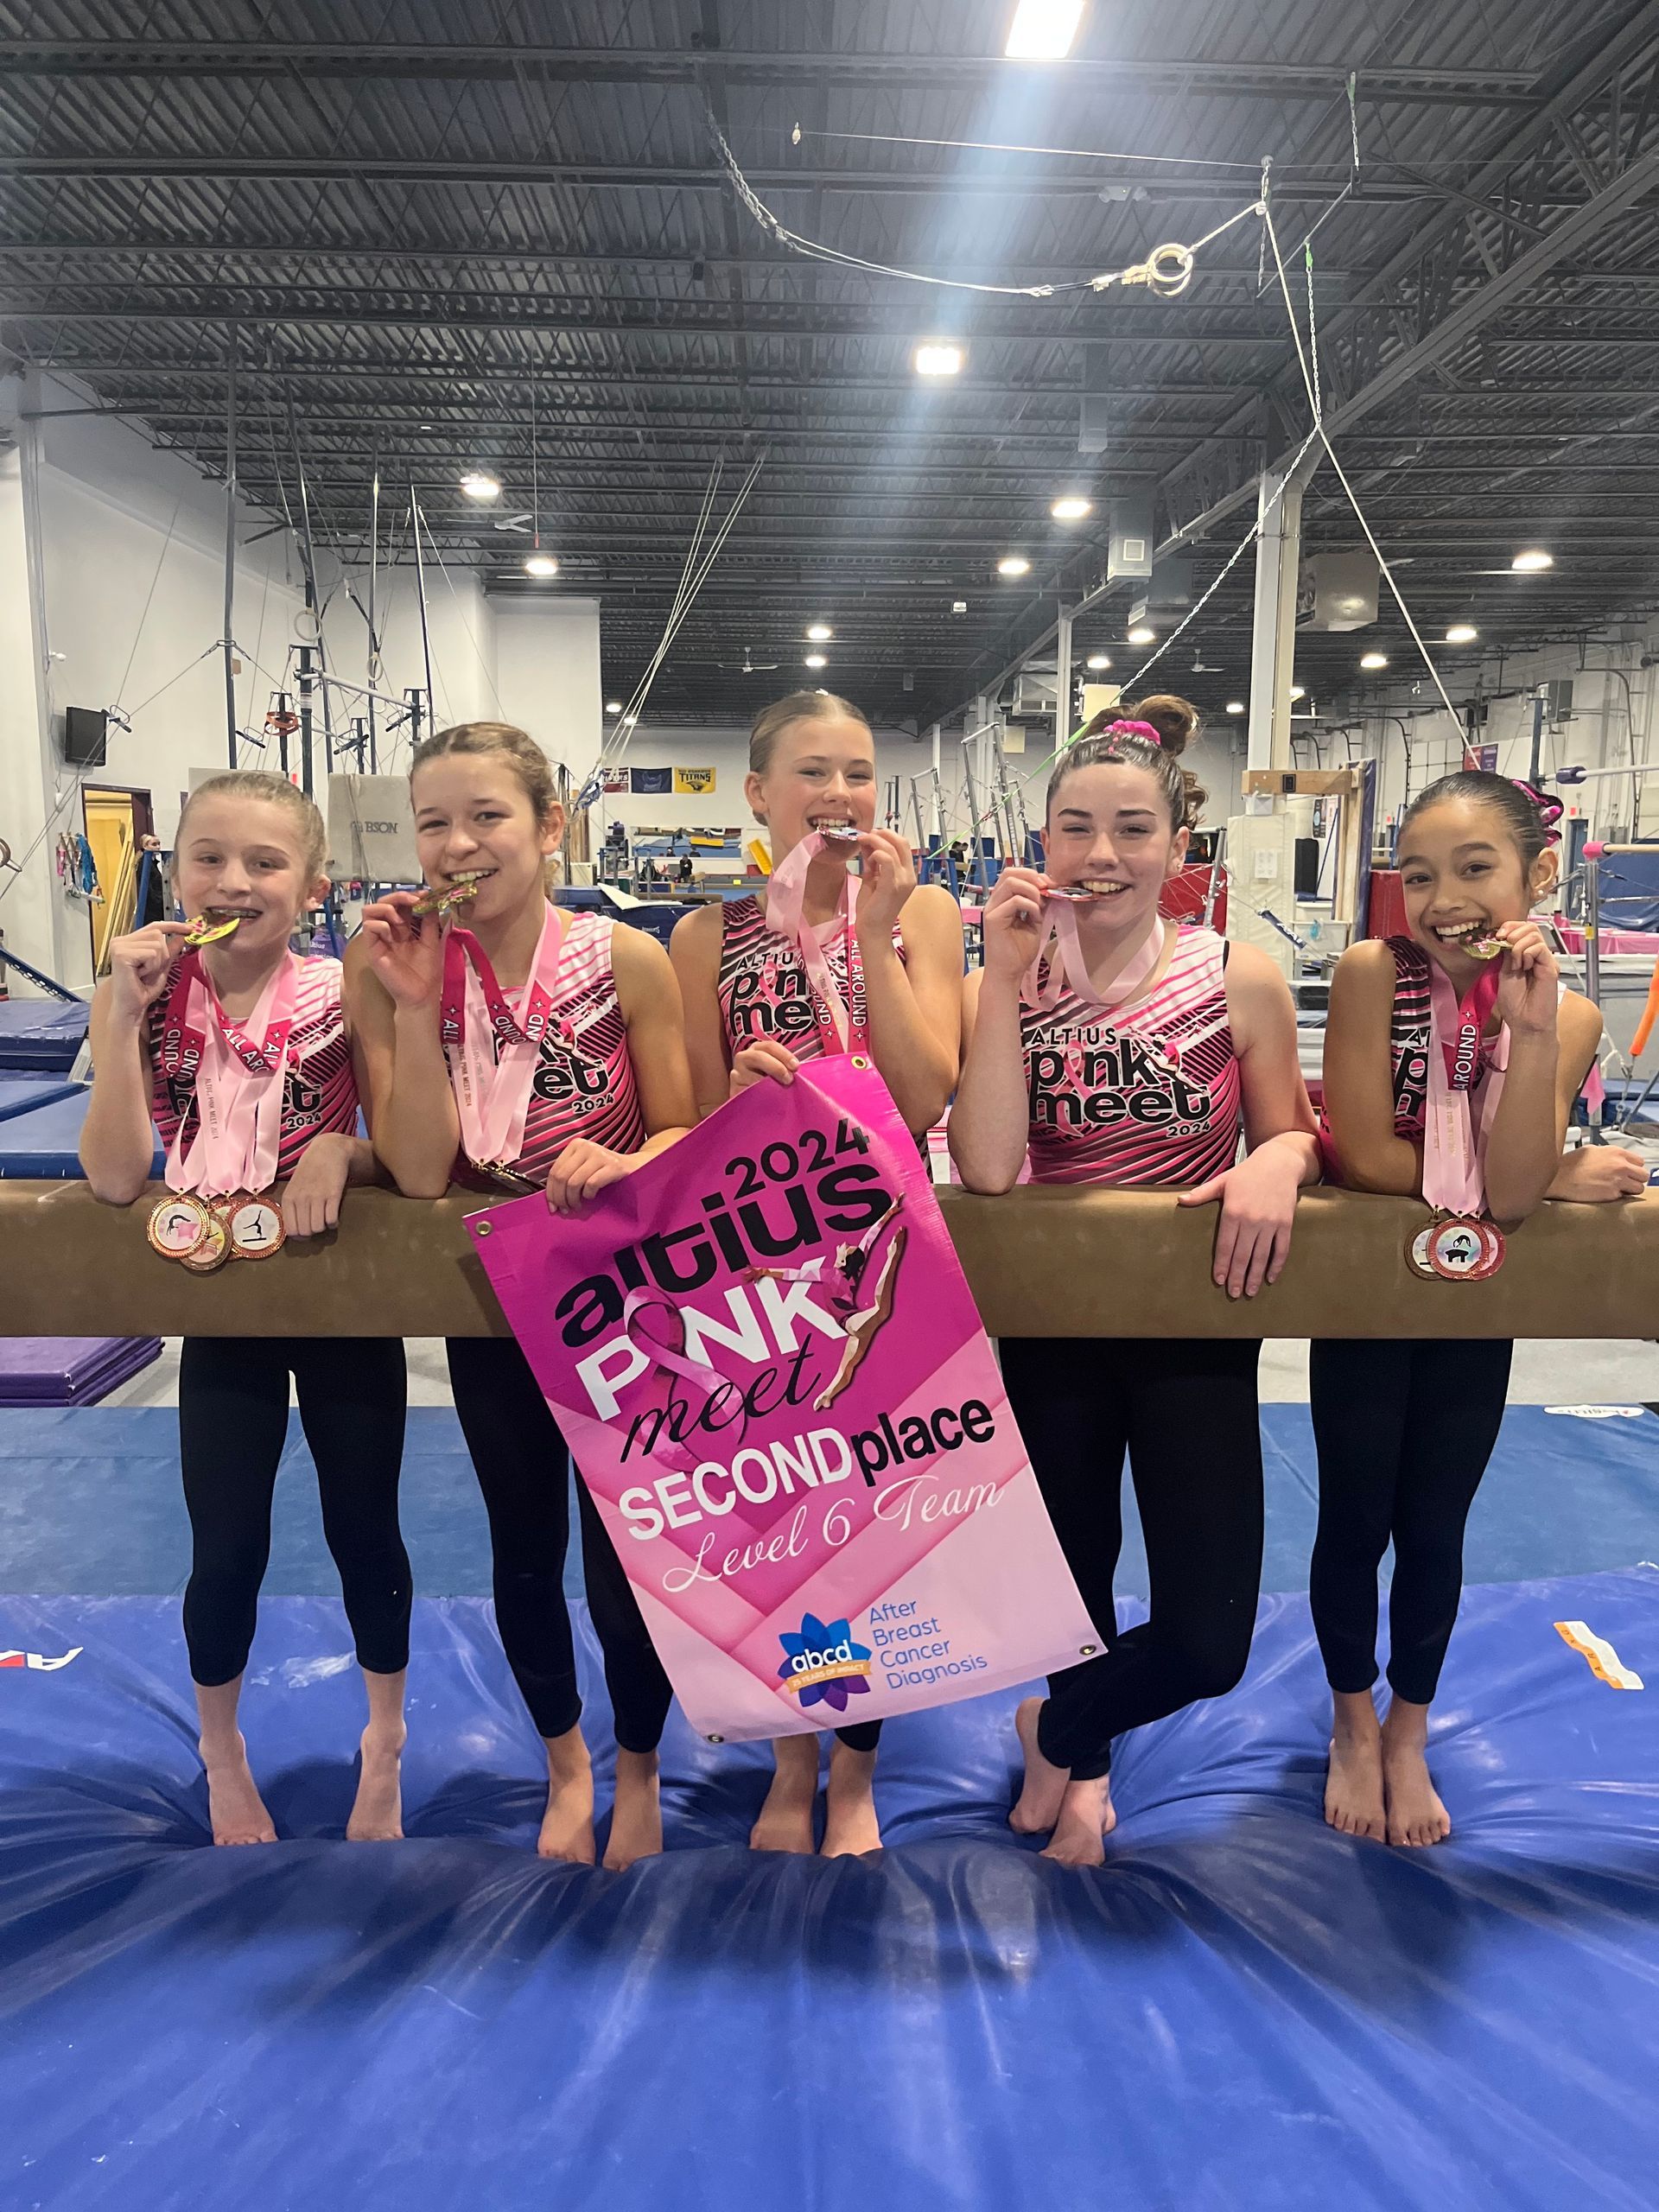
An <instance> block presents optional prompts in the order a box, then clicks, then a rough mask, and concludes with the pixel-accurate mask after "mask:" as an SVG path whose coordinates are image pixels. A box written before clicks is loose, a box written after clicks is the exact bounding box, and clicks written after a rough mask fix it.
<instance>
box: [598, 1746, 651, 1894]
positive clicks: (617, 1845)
mask: <svg viewBox="0 0 1659 2212" xmlns="http://www.w3.org/2000/svg"><path fill="white" fill-rule="evenodd" d="M662 1847H663V1807H662V1799H661V1797H660V1796H659V1794H658V1783H657V1754H656V1752H655V1751H618V1752H617V1755H616V1802H615V1803H614V1804H613V1807H612V1808H611V1840H610V1841H609V1842H608V1843H607V1845H606V1847H605V1864H606V1865H607V1866H608V1867H609V1868H610V1870H611V1872H613V1874H620V1873H622V1872H624V1871H625V1870H626V1868H627V1867H630V1866H632V1864H633V1862H634V1860H635V1859H655V1858H656V1857H657V1856H658V1853H659V1852H660V1851H661V1850H662Z"/></svg>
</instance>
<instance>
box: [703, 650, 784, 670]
mask: <svg viewBox="0 0 1659 2212" xmlns="http://www.w3.org/2000/svg"><path fill="white" fill-rule="evenodd" d="M749 652H750V649H749V647H748V646H747V645H745V646H744V648H743V665H742V666H741V668H740V667H739V666H738V664H737V663H736V662H735V661H734V660H717V661H716V662H715V667H716V668H725V669H730V670H731V671H732V672H733V673H734V675H737V676H764V675H766V674H767V673H768V672H769V671H771V670H772V669H774V668H776V667H777V665H778V664H777V662H776V661H775V660H752V659H751V658H749Z"/></svg>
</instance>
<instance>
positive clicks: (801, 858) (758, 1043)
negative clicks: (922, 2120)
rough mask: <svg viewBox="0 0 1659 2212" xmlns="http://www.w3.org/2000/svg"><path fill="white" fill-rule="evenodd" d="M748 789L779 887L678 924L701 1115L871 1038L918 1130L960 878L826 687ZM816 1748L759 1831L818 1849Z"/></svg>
mask: <svg viewBox="0 0 1659 2212" xmlns="http://www.w3.org/2000/svg"><path fill="white" fill-rule="evenodd" d="M744 791H745V795H746V796H747V799H748V802H749V804H750V806H751V807H752V808H753V810H754V814H755V818H756V819H757V821H760V822H763V823H765V824H766V828H767V830H768V833H769V836H770V840H771V844H772V875H771V879H770V880H769V882H768V884H767V887H766V890H765V891H764V892H763V893H760V894H759V895H758V896H757V897H754V898H748V899H734V900H733V901H732V903H731V904H730V905H728V906H725V907H724V908H723V909H722V908H721V907H720V906H704V907H702V908H700V909H699V910H698V912H696V913H695V914H690V915H688V916H687V918H685V920H684V921H683V922H682V923H680V925H678V927H677V929H676V931H675V932H674V940H673V956H674V965H675V967H676V969H677V971H678V974H679V978H680V985H681V988H682V990H683V993H684V995H685V1030H686V1041H687V1044H688V1046H689V1047H690V1056H691V1073H692V1077H693V1080H694V1082H695V1084H696V1096H697V1109H698V1112H699V1114H700V1115H701V1116H703V1117H705V1118H706V1117H707V1116H709V1115H710V1114H712V1113H713V1112H714V1111H715V1108H716V1107H718V1106H721V1105H723V1104H724V1103H726V1101H727V1099H728V1097H730V1096H733V1095H734V1093H735V1092H737V1091H738V1090H742V1089H744V1088H745V1087H746V1086H747V1084H752V1083H754V1082H756V1081H758V1080H760V1078H761V1077H771V1078H772V1079H774V1080H776V1081H779V1082H783V1083H787V1082H788V1081H789V1080H790V1078H791V1074H792V1072H793V1071H794V1069H795V1068H796V1067H797V1066H798V1065H799V1063H800V1062H801V1061H802V1060H804V1059H811V1058H816V1057H817V1056H818V1055H819V1054H820V1053H824V1052H867V1053H868V1055H869V1057H870V1058H871V1059H873V1060H874V1063H875V1065H876V1067H877V1068H878V1069H879V1070H880V1074H881V1076H882V1078H883V1080H884V1081H885V1082H886V1084H887V1089H888V1090H890V1091H891V1092H892V1094H893V1103H894V1104H895V1105H896V1106H897V1107H898V1109H899V1112H900V1114H902V1115H903V1116H904V1118H905V1122H906V1125H907V1126H908V1127H909V1128H911V1129H912V1130H913V1131H914V1132H915V1133H916V1135H918V1137H920V1136H922V1135H924V1134H925V1131H926V1130H928V1129H929V1128H931V1127H932V1125H933V1123H934V1122H937V1121H938V1118H939V1116H940V1115H941V1114H942V1113H943V1112H944V1108H945V1105H946V1103H947V1102H948V1101H949V1099H950V1093H951V1090H952V1088H953V1087H954V1085H955V1083H956V1077H957V1051H958V1046H959V1041H960V1024H961V992H962V919H961V916H960V914H959V913H958V912H957V905H956V901H955V900H954V899H952V898H951V897H950V893H948V892H946V891H944V889H942V888H940V887H938V886H930V887H918V885H917V881H916V871H915V868H914V867H913V866H912V861H911V854H910V848H909V846H908V845H907V844H906V842H905V841H904V840H903V838H901V837H898V836H894V835H893V832H892V831H891V830H889V829H877V827H876V824H875V811H876V772H875V748H874V741H873V739H872V737H871V734H870V726H869V724H868V721H866V720H865V719H864V716H863V715H861V713H860V711H859V709H857V708H856V707H855V706H852V705H850V704H849V702H848V701H846V700H845V699H839V698H836V697H835V696H832V695H831V694H830V693H829V692H825V691H797V692H794V693H791V696H789V697H788V698H785V699H779V700H778V701H777V702H775V703H774V704H772V706H769V707H766V708H764V709H762V710H761V712H760V715H757V716H756V718H755V722H754V726H753V729H752V731H751V732H750V735H749V774H748V779H747V782H746V784H745V785H744ZM855 859H856V860H857V861H859V863H860V865H861V876H860V877H859V878H858V879H857V880H855V879H854V878H853V877H852V876H851V875H850V874H849V863H850V862H851V861H853V860H855ZM865 1256H866V1255H862V1254H860V1255H856V1260H857V1261H858V1262H862V1261H863V1260H864V1258H865ZM854 1289H855V1285H853V1284H849V1294H850V1293H851V1292H852V1291H853V1290H854ZM879 1740H880V1722H879V1721H865V1722H862V1723H860V1724H857V1725H855V1726H852V1727H848V1728H839V1729H837V1730H836V1742H835V1745H834V1747H833V1749H832V1751H831V1752H830V1758H829V1790H828V1795H827V1798H826V1806H825V1821H824V1832H823V1851H824V1852H825V1853H828V1854H830V1855H832V1856H841V1855H844V1854H847V1853H857V1852H862V1851H875V1850H879V1849H880V1842H881V1834H880V1827H879V1825H878V1823H877V1821H876V1815H875V1802H874V1794H873V1784H874V1771H875V1754H876V1745H877V1743H878V1741H879ZM818 1748H819V1747H818V1738H817V1736H816V1735H810V1736H791V1737H785V1738H782V1739H781V1740H780V1741H779V1742H778V1743H777V1744H776V1745H774V1747H773V1752H774V1757H775V1758H776V1762H777V1772H776V1776H775V1777H774V1779H773V1782H772V1788H771V1789H770V1791H769V1792H768V1794H767V1796H766V1804H765V1806H764V1807H763V1808H762V1810H761V1814H760V1819H759V1821H757V1822H756V1823H755V1826H754V1828H753V1832H752V1834H751V1836H750V1841H751V1843H752V1845H753V1847H754V1849H756V1850H757V1851H794V1852H810V1850H811V1849H812V1848H813V1810H814V1807H815V1805H816V1802H817V1789H818Z"/></svg>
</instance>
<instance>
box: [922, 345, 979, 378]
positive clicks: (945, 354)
mask: <svg viewBox="0 0 1659 2212" xmlns="http://www.w3.org/2000/svg"><path fill="white" fill-rule="evenodd" d="M967 358H968V356H967V353H966V352H965V351H964V349H963V347H962V346H957V345H955V344H953V343H952V341H951V340H950V339H948V338H925V339H923V340H922V342H921V344H920V345H919V346H917V348H916V350H915V352H914V353H912V355H911V357H910V365H911V367H912V369H914V370H915V372H916V373H917V375H918V377H954V376H959V375H960V374H961V372H962V365H963V362H964V361H965V360H966V359H967Z"/></svg>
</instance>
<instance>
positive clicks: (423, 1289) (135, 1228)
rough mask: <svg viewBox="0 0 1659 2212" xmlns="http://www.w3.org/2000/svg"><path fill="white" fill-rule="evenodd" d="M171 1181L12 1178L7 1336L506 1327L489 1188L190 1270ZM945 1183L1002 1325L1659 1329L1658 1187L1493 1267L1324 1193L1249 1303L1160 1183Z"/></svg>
mask: <svg viewBox="0 0 1659 2212" xmlns="http://www.w3.org/2000/svg"><path fill="white" fill-rule="evenodd" d="M161 1191H162V1186H161V1185H159V1184H156V1185H152V1186H151V1188H150V1190H149V1192H146V1193H145V1195H144V1196H143V1198H140V1199H139V1200H138V1201H137V1204H136V1205H130V1206H121V1207H118V1206H106V1205H99V1202H98V1201H97V1199H96V1198H93V1196H92V1192H90V1191H89V1190H88V1189H87V1187H86V1185H85V1184H84V1183H35V1182H22V1181H18V1182H13V1181H0V1336H20V1337H21V1336H29V1337H46V1336H62V1337H91V1336H101V1337H111V1336H115V1337H121V1336H131V1337H136V1336H202V1337H266V1336H340V1337H364V1336H367V1337H445V1336H448V1337H488V1336H497V1337H504V1336H506V1335H508V1334H509V1333H510V1332H509V1330H508V1328H507V1325H506V1323H505V1320H504V1319H502V1316H501V1312H500V1309H499V1306H497V1305H496V1302H495V1300H494V1298H493V1295H492V1294H491V1292H490V1289H489V1287H488V1285H487V1284H486V1281H485V1279H484V1275H483V1271H482V1270H481V1268H480V1267H479V1264H478V1262H477V1259H476V1257H475V1256H474V1252H473V1249H472V1245H471V1242H470V1240H469V1239H468V1237H467V1235H466V1233H465V1231H464V1230H463V1229H462V1227H461V1224H462V1222H463V1220H464V1219H465V1218H466V1217H467V1215H469V1214H473V1213H476V1212H478V1211H480V1210H481V1209H482V1208H484V1207H486V1206H487V1205H490V1204H491V1203H492V1201H491V1200H490V1199H488V1198H481V1197H480V1196H479V1195H478V1194H476V1193H474V1192H462V1191H451V1192H449V1194H448V1197H447V1198H440V1199H438V1200H436V1201H435V1202H430V1203H429V1202H424V1201H422V1200H419V1199H415V1198H399V1197H398V1196H397V1194H396V1193H395V1192H391V1191H380V1190H355V1191H353V1192H352V1193H351V1194H350V1196H349V1197H348V1198H347V1200H346V1209H345V1212H344V1215H343V1217H342V1219H341V1224H340V1228H339V1229H338V1230H335V1231H334V1232H333V1233H332V1234H331V1235H329V1236H326V1237H323V1238H321V1239H318V1240H316V1241H315V1242H313V1243H306V1244H301V1243H293V1244H290V1245H289V1246H288V1247H287V1248H286V1249H284V1250H283V1252H281V1253H279V1254H277V1255H276V1256H275V1257H273V1258H271V1259H270V1260H264V1261H260V1262H248V1261H232V1262H231V1263H230V1264H229V1265H228V1266H226V1267H224V1268H219V1271H218V1273H217V1274H211V1275H192V1274H188V1273H187V1272H186V1270H185V1269H184V1268H180V1267H175V1266H173V1265H171V1264H169V1262H167V1261H165V1260H161V1259H158V1258H157V1257H156V1255H155V1254H154V1253H153V1252H152V1251H151V1250H150V1249H149V1244H148V1243H147V1242H146V1241H145V1236H144V1224H145V1221H146V1220H147V1218H148V1217H149V1211H150V1207H151V1206H152V1205H153V1204H154V1202H155V1199H156V1198H157V1197H158V1196H159V1195H160V1194H161ZM938 1197H939V1202H940V1205H941V1206H942V1208H943V1209H944V1218H945V1221H946V1223H947V1224H948V1225H949V1228H950V1235H951V1236H952V1238H953V1239H954V1241H955V1243H956V1247H957V1252H958V1253H959V1254H960V1255H961V1258H962V1263H963V1268H965V1269H966V1271H967V1274H968V1280H969V1282H970V1283H971V1284H972V1285H973V1287H974V1294H975V1295H976V1298H977V1299H978V1300H979V1309H980V1312H981V1313H982V1315H983V1316H984V1319H985V1325H986V1327H987V1329H988V1330H989V1332H991V1334H992V1335H993V1336H997V1337H1031V1336H1057V1337H1163V1336H1184V1337H1192V1336H1208V1337H1263V1336H1265V1337H1651V1338H1659V1191H1650V1192H1648V1193H1647V1194H1646V1195H1645V1196H1644V1197H1643V1198H1636V1199H1631V1200H1629V1201H1627V1202H1626V1203H1624V1204H1623V1205H1598V1206H1581V1205H1543V1206H1541V1207H1540V1209H1539V1211H1537V1213H1535V1215H1534V1216H1533V1217H1532V1219H1531V1220H1530V1221H1529V1222H1528V1223H1527V1224H1525V1225H1524V1227H1523V1228H1522V1229H1521V1230H1518V1231H1517V1232H1516V1234H1515V1235H1514V1236H1511V1237H1510V1255H1509V1258H1508V1260H1507V1262H1505V1264H1504V1265H1503V1268H1500V1269H1499V1271H1498V1273H1497V1274H1496V1275H1495V1276H1494V1277H1493V1278H1492V1280H1491V1281H1490V1282H1484V1283H1429V1282H1421V1281H1419V1280H1418V1279H1417V1277H1416V1276H1415V1275H1414V1274H1412V1273H1411V1271H1410V1269H1409V1268H1408V1267H1407V1265H1406V1259H1405V1247H1406V1240H1407V1237H1408V1236H1409V1235H1410V1234H1411V1233H1412V1232H1413V1231H1414V1230H1417V1229H1421V1226H1422V1224H1423V1223H1424V1221H1425V1220H1426V1218H1427V1216H1426V1215H1425V1213H1424V1211H1423V1209H1422V1207H1421V1205H1416V1204H1414V1203H1413V1202H1412V1201H1411V1200H1409V1199H1406V1198H1372V1197H1367V1196H1363V1195H1361V1194H1359V1193H1357V1192H1347V1191H1327V1190H1315V1191H1311V1192H1308V1193H1307V1195H1306V1197H1305V1198H1303V1200H1302V1203H1301V1205H1300V1209H1299V1211H1298V1214H1297V1220H1296V1234H1295V1236H1294V1240H1293V1243H1292V1246H1291V1255H1290V1261H1289V1264H1288V1265H1287V1267H1286V1269H1285V1272H1284V1274H1283V1275H1282V1276H1281V1278H1280V1280H1279V1281H1278V1282H1277V1283H1276V1284H1275V1285H1274V1287H1272V1289H1270V1290H1264V1291H1262V1293H1261V1294H1259V1295H1258V1296H1257V1297H1255V1298H1254V1299H1240V1300H1231V1299H1229V1298H1228V1297H1227V1296H1226V1294H1224V1292H1222V1291H1220V1290H1217V1288H1216V1287H1215V1285H1214V1283H1213V1282H1212V1281H1211V1279H1210V1258H1211V1245H1212V1243H1213V1241H1214V1237H1215V1227H1216V1210H1215V1208H1214V1207H1213V1206H1204V1207H1192V1208H1189V1207H1183V1206H1178V1205H1176V1203H1175V1199H1174V1198H1173V1195H1172V1194H1169V1193H1166V1192H1159V1191H1095V1190H1084V1191H1058V1190H1038V1189H1033V1188H1032V1187H1030V1186H1027V1187H1025V1188H1022V1189H1020V1190H1018V1191H1014V1192H1010V1193H1009V1194H1008V1196H1007V1197H1006V1198H975V1197H973V1196H971V1195H970V1194H969V1192H964V1191H958V1190H954V1189H948V1190H947V1189H941V1191H940V1192H939V1193H938ZM495 1203H502V1204H505V1203H508V1201H506V1200H505V1198H504V1199H502V1200H499V1201H495Z"/></svg>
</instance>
